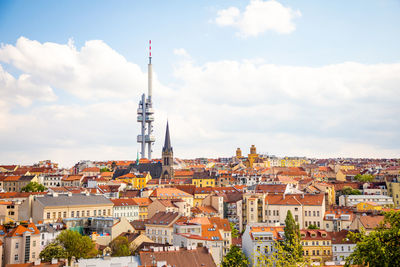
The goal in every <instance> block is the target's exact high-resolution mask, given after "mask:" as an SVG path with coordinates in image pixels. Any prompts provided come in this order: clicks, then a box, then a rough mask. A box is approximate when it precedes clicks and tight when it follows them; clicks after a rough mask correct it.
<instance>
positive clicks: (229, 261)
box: [221, 245, 250, 267]
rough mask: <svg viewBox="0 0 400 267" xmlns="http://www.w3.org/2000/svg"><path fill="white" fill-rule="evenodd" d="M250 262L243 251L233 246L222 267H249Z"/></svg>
mask: <svg viewBox="0 0 400 267" xmlns="http://www.w3.org/2000/svg"><path fill="white" fill-rule="evenodd" d="M249 264H250V262H249V259H247V257H246V255H244V253H243V251H242V250H241V249H240V248H239V247H237V246H235V245H232V246H231V249H230V250H229V252H228V253H227V254H226V256H225V257H224V258H223V260H222V263H221V266H222V267H247V266H249Z"/></svg>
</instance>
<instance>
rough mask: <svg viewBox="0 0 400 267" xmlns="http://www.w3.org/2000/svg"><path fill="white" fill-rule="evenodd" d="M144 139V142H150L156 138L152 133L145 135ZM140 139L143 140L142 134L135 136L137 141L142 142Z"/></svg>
mask: <svg viewBox="0 0 400 267" xmlns="http://www.w3.org/2000/svg"><path fill="white" fill-rule="evenodd" d="M144 138H145V140H144V142H145V143H150V142H155V141H156V138H155V136H154V135H150V136H149V135H147V134H146V135H145V137H144ZM142 140H143V136H142V135H138V136H137V142H138V143H141V142H142Z"/></svg>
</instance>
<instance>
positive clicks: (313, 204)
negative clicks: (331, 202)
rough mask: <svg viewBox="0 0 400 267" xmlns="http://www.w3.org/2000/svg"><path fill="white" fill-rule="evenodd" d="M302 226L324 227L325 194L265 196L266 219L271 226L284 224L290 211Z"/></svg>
mask: <svg viewBox="0 0 400 267" xmlns="http://www.w3.org/2000/svg"><path fill="white" fill-rule="evenodd" d="M289 210H290V211H291V213H292V215H293V218H294V219H295V221H296V222H298V223H299V226H300V228H307V227H308V226H310V225H315V226H317V227H319V228H320V227H322V223H323V218H324V215H325V196H324V194H316V195H311V194H292V195H285V194H274V195H272V194H270V195H267V196H266V197H265V209H264V211H265V212H264V220H265V222H266V223H268V224H269V225H270V226H278V225H283V224H284V223H285V219H286V215H287V212H288V211H289Z"/></svg>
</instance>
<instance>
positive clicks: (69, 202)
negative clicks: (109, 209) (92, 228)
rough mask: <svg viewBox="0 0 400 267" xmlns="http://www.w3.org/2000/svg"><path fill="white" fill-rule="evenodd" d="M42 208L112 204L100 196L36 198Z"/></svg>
mask: <svg viewBox="0 0 400 267" xmlns="http://www.w3.org/2000/svg"><path fill="white" fill-rule="evenodd" d="M36 201H37V202H40V203H41V204H42V205H43V206H44V207H57V206H82V205H105V204H111V205H112V204H113V203H112V201H111V200H109V199H108V198H106V197H105V196H102V195H89V196H87V195H83V194H73V195H72V196H68V195H58V196H56V197H54V196H49V195H46V196H43V197H38V198H36Z"/></svg>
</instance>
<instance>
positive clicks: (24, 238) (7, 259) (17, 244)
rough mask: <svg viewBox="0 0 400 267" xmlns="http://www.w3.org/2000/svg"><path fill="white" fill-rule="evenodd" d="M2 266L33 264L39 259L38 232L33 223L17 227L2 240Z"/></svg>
mask: <svg viewBox="0 0 400 267" xmlns="http://www.w3.org/2000/svg"><path fill="white" fill-rule="evenodd" d="M3 246H4V247H5V250H4V264H18V263H26V262H33V261H35V260H37V259H39V254H40V232H39V230H38V229H37V228H36V226H35V225H34V224H33V223H30V224H28V225H27V226H23V225H18V226H17V227H15V228H14V229H13V230H12V231H10V232H9V233H8V234H7V235H6V236H5V238H4V244H3Z"/></svg>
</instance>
